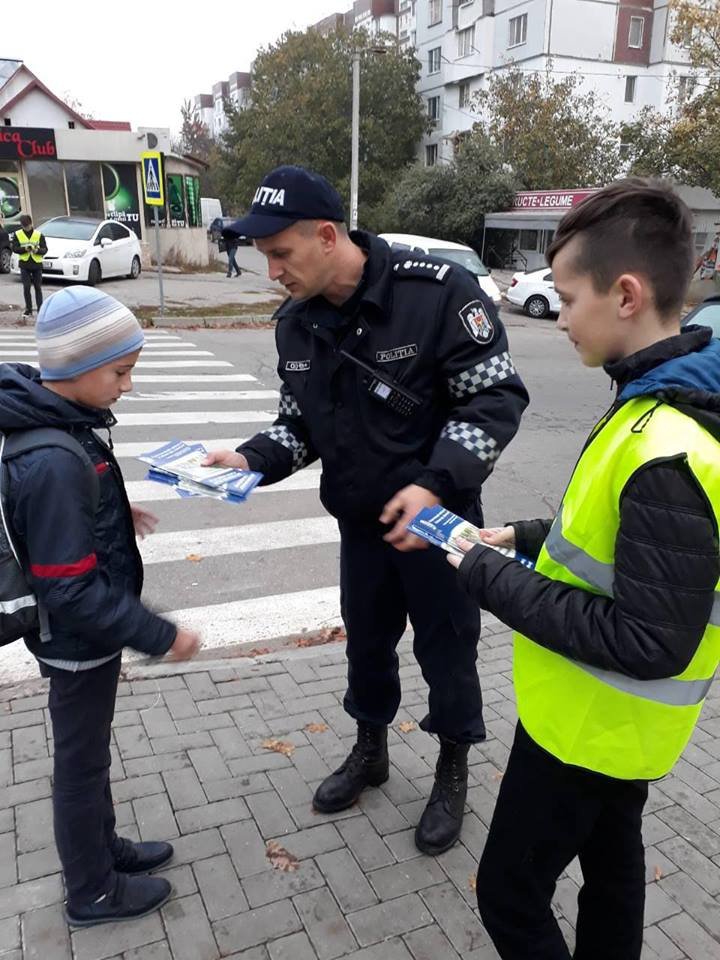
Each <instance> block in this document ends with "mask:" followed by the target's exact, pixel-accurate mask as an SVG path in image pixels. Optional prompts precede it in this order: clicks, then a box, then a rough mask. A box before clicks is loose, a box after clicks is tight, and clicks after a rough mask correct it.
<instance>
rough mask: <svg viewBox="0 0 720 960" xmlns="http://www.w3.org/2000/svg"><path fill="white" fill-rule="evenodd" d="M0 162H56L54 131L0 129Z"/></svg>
mask: <svg viewBox="0 0 720 960" xmlns="http://www.w3.org/2000/svg"><path fill="white" fill-rule="evenodd" d="M0 160H57V150H56V148H55V131H54V130H46V129H44V128H42V127H0Z"/></svg>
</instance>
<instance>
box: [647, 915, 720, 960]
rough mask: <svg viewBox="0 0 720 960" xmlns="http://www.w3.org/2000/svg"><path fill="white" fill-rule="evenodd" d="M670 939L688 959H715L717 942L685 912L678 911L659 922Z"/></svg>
mask: <svg viewBox="0 0 720 960" xmlns="http://www.w3.org/2000/svg"><path fill="white" fill-rule="evenodd" d="M660 929H661V930H663V931H664V932H665V933H666V934H667V935H668V936H669V937H670V939H671V940H672V941H673V942H674V943H676V944H677V945H678V946H679V947H680V949H681V950H682V951H683V955H684V956H687V957H689V958H690V960H717V955H718V942H717V939H715V938H713V937H711V936H710V934H709V933H708V932H707V930H703V928H702V927H701V926H700V924H699V923H696V922H695V920H693V918H692V917H689V916H688V915H687V914H686V913H679V914H678V915H677V916H675V917H670V919H669V920H664V921H663V922H662V923H661V924H660Z"/></svg>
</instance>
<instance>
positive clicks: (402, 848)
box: [383, 827, 421, 863]
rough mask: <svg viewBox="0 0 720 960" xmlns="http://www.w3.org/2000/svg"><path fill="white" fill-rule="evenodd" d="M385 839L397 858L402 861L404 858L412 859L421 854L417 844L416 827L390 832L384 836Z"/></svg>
mask: <svg viewBox="0 0 720 960" xmlns="http://www.w3.org/2000/svg"><path fill="white" fill-rule="evenodd" d="M383 840H384V841H385V843H386V844H387V845H388V847H389V848H390V851H391V853H392V855H393V857H394V859H395V860H397V862H398V863H401V862H402V861H403V860H412V859H413V858H415V857H419V856H421V853H420V851H419V850H418V848H417V847H416V846H415V827H411V828H410V829H409V830H399V831H398V832H397V833H389V834H386V835H385V836H384V837H383Z"/></svg>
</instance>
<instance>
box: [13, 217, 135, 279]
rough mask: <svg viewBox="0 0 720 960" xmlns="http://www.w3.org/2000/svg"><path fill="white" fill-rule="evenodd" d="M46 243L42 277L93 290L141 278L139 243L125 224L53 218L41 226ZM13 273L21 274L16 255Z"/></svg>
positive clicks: (87, 218)
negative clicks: (105, 283) (110, 279)
mask: <svg viewBox="0 0 720 960" xmlns="http://www.w3.org/2000/svg"><path fill="white" fill-rule="evenodd" d="M38 230H39V231H40V233H42V234H43V235H44V237H45V239H46V240H47V245H48V252H47V253H46V254H45V257H44V259H43V263H42V270H43V275H44V276H46V277H58V278H59V279H61V280H76V281H77V282H78V283H87V284H88V285H89V286H91V287H92V286H94V285H95V284H96V283H99V282H100V281H101V280H102V279H104V278H107V277H131V278H132V279H133V280H135V279H137V277H139V276H140V270H141V260H140V241H139V240H138V238H137V236H136V235H135V234H134V233H133V232H132V231H131V230H128V228H127V227H125V226H123V224H122V223H117V222H116V221H115V220H93V219H90V218H89V217H53V218H52V220H46V221H45V223H41V224H39V226H38ZM11 269H12V272H13V273H20V264H19V261H18V257H17V254H13V258H12V267H11Z"/></svg>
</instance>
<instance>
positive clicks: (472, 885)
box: [468, 874, 477, 893]
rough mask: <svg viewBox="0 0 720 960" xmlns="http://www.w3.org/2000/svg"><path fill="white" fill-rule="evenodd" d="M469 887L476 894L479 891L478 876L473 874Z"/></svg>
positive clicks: (469, 878) (469, 880)
mask: <svg viewBox="0 0 720 960" xmlns="http://www.w3.org/2000/svg"><path fill="white" fill-rule="evenodd" d="M468 886H469V887H470V889H471V890H472V891H473V893H475V892H476V891H477V876H476V875H475V874H473V875H472V876H471V877H468Z"/></svg>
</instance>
